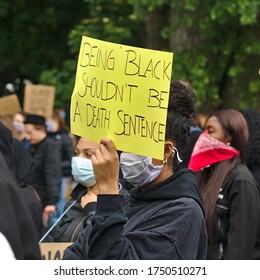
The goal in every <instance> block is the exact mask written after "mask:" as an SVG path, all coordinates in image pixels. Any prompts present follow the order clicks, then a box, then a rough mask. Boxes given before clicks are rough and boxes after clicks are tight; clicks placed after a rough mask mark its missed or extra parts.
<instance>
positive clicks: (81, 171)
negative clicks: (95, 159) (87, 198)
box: [71, 157, 96, 187]
mask: <svg viewBox="0 0 260 280" xmlns="http://www.w3.org/2000/svg"><path fill="white" fill-rule="evenodd" d="M71 168H72V175H73V178H74V180H75V181H76V182H78V183H80V184H82V185H83V186H85V187H91V186H93V185H94V184H95V183H96V179H95V175H94V171H93V166H92V162H91V160H90V159H87V158H81V157H72V160H71Z"/></svg>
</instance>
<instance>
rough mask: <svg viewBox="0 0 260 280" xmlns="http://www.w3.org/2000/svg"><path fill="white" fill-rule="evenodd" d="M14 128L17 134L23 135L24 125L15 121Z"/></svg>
mask: <svg viewBox="0 0 260 280" xmlns="http://www.w3.org/2000/svg"><path fill="white" fill-rule="evenodd" d="M13 126H14V129H15V131H16V132H17V133H22V132H23V124H21V123H19V122H16V121H13Z"/></svg>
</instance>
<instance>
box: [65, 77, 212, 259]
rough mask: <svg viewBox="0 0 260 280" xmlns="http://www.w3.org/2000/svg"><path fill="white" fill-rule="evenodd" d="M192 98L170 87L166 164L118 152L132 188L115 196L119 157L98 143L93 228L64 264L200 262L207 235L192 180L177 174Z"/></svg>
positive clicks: (93, 160)
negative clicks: (93, 261)
mask: <svg viewBox="0 0 260 280" xmlns="http://www.w3.org/2000/svg"><path fill="white" fill-rule="evenodd" d="M195 103H196V97H195V95H194V93H193V92H192V91H191V90H190V89H187V88H186V87H185V86H184V85H182V83H180V82H178V81H174V82H172V83H171V88H170V100H169V107H168V115H167V124H166V137H165V143H164V159H163V160H158V159H152V158H149V157H145V156H140V155H136V154H132V153H126V152H122V153H121V155H120V164H121V168H122V173H123V177H124V179H125V180H127V181H129V182H130V183H131V184H132V185H133V186H134V188H133V189H132V190H131V192H130V198H129V200H128V199H127V201H126V200H125V197H124V196H123V195H120V194H119V189H118V179H119V157H118V152H117V150H116V147H115V145H114V143H113V141H112V140H110V139H107V138H104V139H101V142H100V144H99V145H98V146H97V147H95V148H96V149H95V150H94V152H93V154H92V156H91V162H89V168H92V166H93V170H94V174H95V181H96V184H97V186H98V196H97V207H96V212H95V215H94V216H93V217H92V221H91V224H90V225H89V226H88V227H87V228H86V229H84V230H83V231H82V233H81V234H80V236H79V238H78V239H77V240H76V241H75V242H74V243H73V244H72V245H71V246H69V247H68V248H67V249H66V250H65V253H64V257H63V258H64V259H143V260H145V259H160V260H162V259H204V258H205V257H206V250H207V233H206V225H205V220H204V216H203V205H202V202H201V199H200V195H199V192H198V189H197V184H196V174H195V173H194V172H193V171H191V170H188V169H181V170H179V171H177V172H175V170H176V165H177V163H178V161H179V156H178V153H179V151H180V152H181V151H182V149H183V147H184V146H185V144H186V141H187V137H188V133H189V131H188V129H187V126H189V125H190V123H191V121H192V119H193V118H192V117H193V115H194V110H195Z"/></svg>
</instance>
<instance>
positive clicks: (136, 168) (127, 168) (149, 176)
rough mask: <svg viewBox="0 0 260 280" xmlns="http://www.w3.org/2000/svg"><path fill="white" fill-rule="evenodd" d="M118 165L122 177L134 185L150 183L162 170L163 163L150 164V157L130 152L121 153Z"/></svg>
mask: <svg viewBox="0 0 260 280" xmlns="http://www.w3.org/2000/svg"><path fill="white" fill-rule="evenodd" d="M120 166H121V170H122V173H123V177H124V179H125V180H126V181H128V182H129V183H130V184H131V185H133V186H134V187H140V186H144V185H147V184H149V183H151V182H152V181H153V180H155V179H156V178H157V177H158V176H159V174H160V173H161V171H162V168H163V165H162V164H161V165H156V166H154V165H153V164H152V158H150V157H145V156H140V155H136V154H131V153H125V152H123V153H121V155H120Z"/></svg>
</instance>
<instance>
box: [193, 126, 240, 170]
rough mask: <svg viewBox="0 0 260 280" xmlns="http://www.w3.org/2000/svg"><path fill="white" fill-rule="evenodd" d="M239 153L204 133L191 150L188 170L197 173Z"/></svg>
mask: <svg viewBox="0 0 260 280" xmlns="http://www.w3.org/2000/svg"><path fill="white" fill-rule="evenodd" d="M239 153H240V152H239V151H238V150H237V149H235V148H233V147H231V146H228V145H226V144H224V143H223V142H221V141H219V140H217V139H215V138H213V137H212V136H210V135H209V134H208V133H207V132H205V131H204V132H203V133H201V135H200V137H199V138H198V140H197V142H196V144H195V146H194V148H193V152H192V155H191V158H190V162H189V166H188V168H190V169H192V170H193V171H195V172H198V171H200V170H202V169H204V168H207V167H209V166H210V165H212V164H214V163H217V162H220V161H224V160H228V159H231V158H233V157H234V156H237V155H239Z"/></svg>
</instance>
